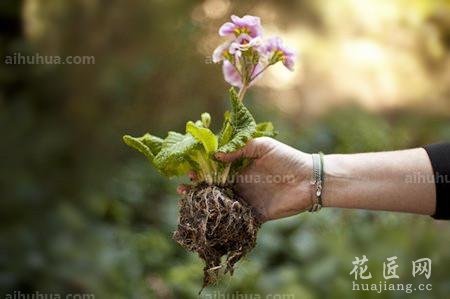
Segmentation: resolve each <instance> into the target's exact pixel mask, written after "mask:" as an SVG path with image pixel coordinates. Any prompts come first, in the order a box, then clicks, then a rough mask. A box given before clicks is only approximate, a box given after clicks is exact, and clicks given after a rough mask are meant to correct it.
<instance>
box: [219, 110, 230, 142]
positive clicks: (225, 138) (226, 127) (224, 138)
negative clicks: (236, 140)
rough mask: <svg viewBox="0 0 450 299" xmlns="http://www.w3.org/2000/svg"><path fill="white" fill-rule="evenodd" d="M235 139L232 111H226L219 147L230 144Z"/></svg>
mask: <svg viewBox="0 0 450 299" xmlns="http://www.w3.org/2000/svg"><path fill="white" fill-rule="evenodd" d="M232 137H233V127H232V126H231V113H230V111H225V113H224V115H223V124H222V129H221V130H220V134H219V147H222V146H223V145H225V144H227V143H228V142H230V140H231V138H232Z"/></svg>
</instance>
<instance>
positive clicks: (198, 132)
mask: <svg viewBox="0 0 450 299" xmlns="http://www.w3.org/2000/svg"><path fill="white" fill-rule="evenodd" d="M202 116H203V115H202ZM202 118H203V117H202ZM186 133H189V134H191V135H192V136H193V137H194V138H195V139H196V140H197V141H199V142H201V143H202V144H203V147H204V148H205V151H206V153H208V154H211V153H214V152H215V151H216V150H217V147H218V141H217V136H216V135H214V133H213V132H211V130H210V129H208V128H203V127H199V126H197V125H196V124H194V123H193V122H192V121H190V122H188V123H187V124H186Z"/></svg>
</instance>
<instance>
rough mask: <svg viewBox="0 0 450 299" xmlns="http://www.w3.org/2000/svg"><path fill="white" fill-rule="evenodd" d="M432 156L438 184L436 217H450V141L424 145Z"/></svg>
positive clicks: (431, 159) (434, 216)
mask: <svg viewBox="0 0 450 299" xmlns="http://www.w3.org/2000/svg"><path fill="white" fill-rule="evenodd" d="M424 149H425V150H426V151H427V153H428V156H429V157H430V161H431V166H432V167H433V173H434V182H435V184H436V212H435V214H434V215H432V217H433V218H435V219H450V143H436V144H430V145H427V146H425V147H424Z"/></svg>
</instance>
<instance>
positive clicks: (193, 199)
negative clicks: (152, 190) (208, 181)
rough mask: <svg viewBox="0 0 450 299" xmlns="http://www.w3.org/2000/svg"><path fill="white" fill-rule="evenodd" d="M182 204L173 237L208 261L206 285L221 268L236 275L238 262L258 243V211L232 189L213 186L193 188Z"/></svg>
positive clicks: (204, 285)
mask: <svg viewBox="0 0 450 299" xmlns="http://www.w3.org/2000/svg"><path fill="white" fill-rule="evenodd" d="M179 204H180V217H179V224H178V229H177V230H176V231H175V232H174V234H173V239H174V240H175V241H176V242H178V243H179V244H180V245H181V246H183V247H184V248H185V249H186V250H189V251H192V252H197V253H198V255H199V257H200V258H201V259H203V260H204V262H205V267H204V268H203V273H204V277H203V288H204V287H206V286H208V285H211V284H213V283H214V282H216V281H217V280H218V278H219V273H220V270H223V273H224V274H225V273H227V272H228V273H230V275H233V270H234V265H235V264H236V262H238V261H239V260H240V259H241V258H243V257H244V256H245V255H246V254H247V253H248V252H249V251H250V250H252V249H253V247H255V245H256V234H257V232H258V229H259V227H260V224H261V223H260V222H259V221H258V218H257V216H256V213H255V212H254V211H253V210H252V208H251V207H250V206H249V205H248V204H247V203H246V202H245V201H244V200H242V199H241V198H240V197H239V196H236V195H235V194H234V193H233V191H232V190H231V189H230V188H223V187H217V186H209V185H199V186H195V187H193V188H192V189H191V190H190V191H189V192H188V193H187V194H186V195H185V196H183V197H182V198H181V201H180V203H179ZM222 256H226V258H225V262H224V264H222V262H221V259H222ZM203 288H202V289H203Z"/></svg>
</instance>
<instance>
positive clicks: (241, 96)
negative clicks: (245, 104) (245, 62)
mask: <svg viewBox="0 0 450 299" xmlns="http://www.w3.org/2000/svg"><path fill="white" fill-rule="evenodd" d="M247 88H248V85H247V84H244V85H242V87H241V89H239V94H238V99H239V101H241V102H242V101H243V100H244V96H245V93H246V92H247Z"/></svg>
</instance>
